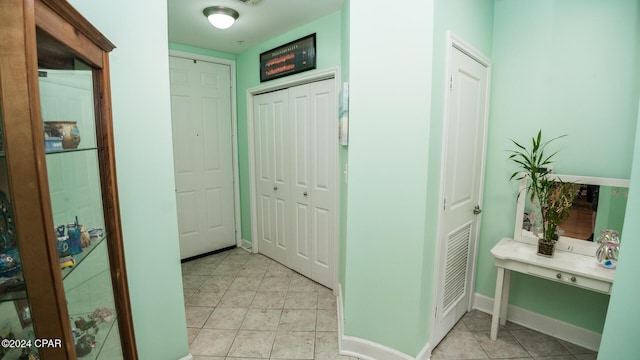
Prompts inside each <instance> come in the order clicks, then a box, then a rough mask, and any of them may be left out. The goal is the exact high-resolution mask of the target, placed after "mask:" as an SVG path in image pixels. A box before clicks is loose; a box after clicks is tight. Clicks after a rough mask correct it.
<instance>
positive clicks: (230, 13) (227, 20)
mask: <svg viewBox="0 0 640 360" xmlns="http://www.w3.org/2000/svg"><path fill="white" fill-rule="evenodd" d="M202 12H203V13H204V16H206V17H207V19H209V22H210V23H211V25H213V26H215V27H217V28H218V29H227V28H229V27H231V25H233V23H234V22H235V21H236V20H238V17H239V16H240V14H238V12H237V11H235V10H233V9H231V8H228V7H224V6H210V7H208V8H206V9H204V10H203V11H202Z"/></svg>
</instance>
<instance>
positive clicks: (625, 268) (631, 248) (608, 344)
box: [598, 13, 640, 360]
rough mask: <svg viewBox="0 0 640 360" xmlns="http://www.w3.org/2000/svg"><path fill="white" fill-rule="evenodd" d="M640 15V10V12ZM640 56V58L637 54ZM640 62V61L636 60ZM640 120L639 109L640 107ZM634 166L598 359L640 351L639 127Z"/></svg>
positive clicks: (620, 356) (634, 355)
mask: <svg viewBox="0 0 640 360" xmlns="http://www.w3.org/2000/svg"><path fill="white" fill-rule="evenodd" d="M638 15H640V13H639V14H638ZM638 29H639V30H638V31H639V33H638V35H640V27H638ZM638 59H640V58H638ZM637 63H638V65H640V61H638V62H637ZM638 114H639V116H638V122H640V109H638ZM633 154H634V156H633V170H632V172H631V185H630V186H631V187H630V191H629V199H628V204H634V205H635V206H628V207H627V221H625V223H624V233H625V234H626V235H625V236H626V237H627V238H629V239H632V241H626V242H623V243H622V244H621V248H620V261H619V262H618V269H617V270H616V281H615V282H614V283H613V291H612V294H611V301H610V302H609V311H608V312H607V320H606V322H605V325H604V332H603V333H602V342H601V344H600V355H599V357H598V358H599V359H601V360H609V359H612V360H613V359H632V358H634V357H637V356H638V354H640V342H639V341H638V339H639V338H640V327H638V324H640V311H638V302H640V287H638V265H637V263H638V261H637V258H638V256H640V241H637V239H638V238H640V222H638V221H637V219H639V218H640V207H638V206H637V204H640V191H639V190H640V127H638V129H637V131H636V142H635V151H633Z"/></svg>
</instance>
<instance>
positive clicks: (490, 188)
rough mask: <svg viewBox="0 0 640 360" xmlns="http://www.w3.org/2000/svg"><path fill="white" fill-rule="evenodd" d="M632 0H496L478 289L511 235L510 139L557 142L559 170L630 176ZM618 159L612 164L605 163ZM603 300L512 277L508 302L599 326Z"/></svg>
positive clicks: (634, 95) (488, 282)
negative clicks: (498, 247)
mask: <svg viewBox="0 0 640 360" xmlns="http://www.w3.org/2000/svg"><path fill="white" fill-rule="evenodd" d="M638 19H639V18H638V2H637V1H599V0H536V1H507V0H497V1H495V13H494V38H493V65H494V67H493V77H492V94H491V96H492V102H491V115H490V122H489V139H488V149H487V150H488V151H487V163H486V177H485V192H484V203H483V207H484V212H483V224H482V229H481V237H480V248H479V256H478V268H477V276H476V292H478V293H480V294H482V295H486V296H488V297H493V293H494V287H495V277H496V270H495V266H494V265H493V258H492V257H491V255H490V253H489V251H490V249H491V248H492V247H493V246H494V245H495V244H496V243H497V242H498V241H499V240H500V238H502V237H511V236H513V228H514V209H515V204H516V193H517V184H516V182H515V181H513V182H509V181H508V178H509V174H511V173H512V172H513V170H514V167H513V166H512V165H511V164H509V163H507V162H506V159H507V155H508V154H507V152H506V151H505V150H507V149H510V148H511V146H510V144H509V140H508V139H510V138H513V139H515V140H516V141H519V142H520V141H529V140H528V139H530V138H531V137H532V136H533V135H535V133H536V132H537V130H538V129H540V128H542V129H543V134H545V135H546V136H548V137H551V136H557V135H561V134H568V135H569V136H568V137H567V138H564V139H562V140H561V141H560V142H558V149H559V150H560V152H559V154H558V156H557V163H556V168H555V170H556V172H557V173H566V174H576V175H586V176H604V177H617V178H629V175H630V169H631V160H632V154H633V153H632V151H631V149H632V148H633V145H634V142H635V132H636V131H635V129H636V123H637V105H638V103H637V101H638V94H639V92H640V91H639V88H640V87H639V85H640V79H639V77H638V52H637V51H638V49H637V48H638V43H639V41H640V39H639V38H638V34H637V26H638ZM612 159H615V161H612ZM608 302H609V297H608V296H605V295H601V294H596V293H594V292H590V291H584V290H580V289H578V288H574V287H568V286H563V285H560V284H556V283H553V282H549V281H545V280H540V279H537V278H533V277H528V276H526V275H521V274H514V276H513V280H512V286H511V298H510V303H511V304H513V305H515V306H519V307H522V308H525V309H527V310H530V311H533V312H536V313H540V314H543V315H546V316H550V317H552V318H556V319H558V320H561V321H565V322H568V323H571V324H574V325H577V326H580V327H584V328H586V329H589V330H592V331H595V332H601V331H602V328H603V325H604V320H605V314H606V309H607V305H608Z"/></svg>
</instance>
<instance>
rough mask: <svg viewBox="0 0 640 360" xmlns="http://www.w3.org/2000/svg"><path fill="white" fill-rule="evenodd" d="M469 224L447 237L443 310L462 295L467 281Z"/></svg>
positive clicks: (447, 308)
mask: <svg viewBox="0 0 640 360" xmlns="http://www.w3.org/2000/svg"><path fill="white" fill-rule="evenodd" d="M470 235H471V224H467V225H465V226H464V227H462V228H460V229H458V230H456V231H455V232H454V233H452V234H449V238H448V239H447V263H446V272H445V279H444V299H443V309H444V312H446V311H448V310H449V306H451V305H455V303H456V302H457V300H458V299H460V298H462V297H463V296H464V292H465V288H466V283H467V281H466V280H467V263H468V259H469V240H470Z"/></svg>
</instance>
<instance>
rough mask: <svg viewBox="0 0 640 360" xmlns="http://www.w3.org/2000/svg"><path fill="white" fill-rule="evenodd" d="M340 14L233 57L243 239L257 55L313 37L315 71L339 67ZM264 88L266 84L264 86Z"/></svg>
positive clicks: (247, 227) (245, 235)
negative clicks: (249, 113)
mask: <svg viewBox="0 0 640 360" xmlns="http://www.w3.org/2000/svg"><path fill="white" fill-rule="evenodd" d="M341 24H342V16H341V12H340V11H338V12H335V13H333V14H329V15H327V16H325V17H322V18H320V19H318V20H316V21H313V22H311V23H309V24H306V25H303V26H301V27H299V28H297V29H294V30H292V31H289V32H287V33H285V34H282V35H279V36H277V37H275V38H273V39H271V40H269V41H266V42H264V43H262V44H260V45H258V46H254V47H252V48H251V49H249V50H247V51H244V52H242V53H240V54H238V55H237V56H236V72H237V99H238V162H239V165H238V166H239V178H240V210H241V215H240V216H241V222H242V239H244V240H248V241H251V239H252V237H251V205H250V203H251V202H250V197H251V194H250V190H249V154H248V150H249V144H248V135H247V89H249V88H252V87H255V86H258V85H260V84H261V83H260V73H259V56H260V53H262V52H264V51H267V50H269V49H272V48H274V47H277V46H280V45H282V44H286V43H288V42H290V41H293V40H296V39H299V38H301V37H303V36H306V35H309V34H313V33H316V53H317V65H316V66H317V69H326V68H330V67H339V66H340V64H341V55H340V50H341V45H340V43H341V41H340V40H341ZM263 84H268V82H265V83H263Z"/></svg>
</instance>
